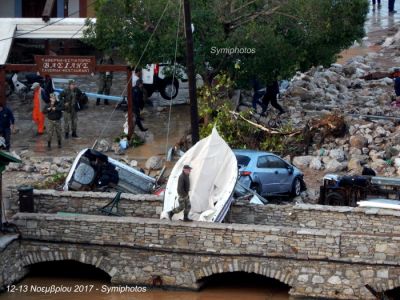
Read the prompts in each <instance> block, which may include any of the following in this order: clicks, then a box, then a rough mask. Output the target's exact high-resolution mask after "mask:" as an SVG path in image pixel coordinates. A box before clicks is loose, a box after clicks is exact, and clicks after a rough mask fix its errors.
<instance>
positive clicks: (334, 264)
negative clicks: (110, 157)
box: [0, 191, 400, 299]
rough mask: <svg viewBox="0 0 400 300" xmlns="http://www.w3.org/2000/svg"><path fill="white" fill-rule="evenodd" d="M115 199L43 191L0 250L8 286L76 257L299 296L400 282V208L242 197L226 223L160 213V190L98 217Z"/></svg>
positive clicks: (194, 283)
mask: <svg viewBox="0 0 400 300" xmlns="http://www.w3.org/2000/svg"><path fill="white" fill-rule="evenodd" d="M112 196H113V195H107V194H99V195H94V194H93V193H72V192H67V193H65V192H64V193H57V192H54V191H44V192H37V191H36V192H35V207H36V212H35V213H17V214H15V215H14V217H13V222H14V223H15V224H16V225H17V226H18V228H19V231H20V239H19V240H16V241H14V242H13V243H11V244H10V245H9V246H8V247H7V248H6V249H5V250H3V253H2V255H1V256H0V266H2V270H1V271H2V272H0V274H1V276H0V285H5V284H9V283H10V282H11V281H14V280H17V279H18V276H19V277H22V276H24V275H25V274H26V272H27V269H28V267H29V266H30V265H33V264H35V263H39V262H45V261H58V260H75V261H78V262H81V263H85V264H90V265H93V266H95V267H97V268H99V269H101V270H103V271H105V272H106V273H107V274H109V275H110V277H111V282H112V283H114V284H133V285H139V284H141V285H152V283H153V280H154V279H155V278H159V279H161V282H162V284H163V285H164V286H170V287H178V288H189V289H198V288H199V287H200V286H201V284H202V280H203V279H205V278H207V277H209V276H211V275H213V274H219V273H228V272H239V271H243V272H248V273H256V274H260V275H263V276H266V277H270V278H274V279H277V280H279V281H281V282H283V283H285V284H287V285H289V286H290V294H291V295H294V296H308V297H328V298H337V299H374V297H372V295H371V294H370V293H369V292H368V291H367V289H366V288H365V285H366V284H369V285H371V286H372V287H374V288H375V289H376V290H378V291H387V290H391V289H393V288H396V287H400V259H399V255H400V234H398V233H399V232H400V231H399V229H400V213H399V212H392V211H387V210H379V209H364V208H335V207H327V206H315V205H295V206H293V205H282V206H279V205H278V206H277V205H268V206H256V205H249V204H245V203H238V204H235V205H234V206H233V207H232V209H231V212H230V215H229V216H228V217H227V220H226V223H224V224H213V223H211V224H210V223H202V222H193V223H184V222H179V221H177V222H170V221H166V220H158V219H157V218H156V215H157V212H159V210H160V208H161V199H159V198H157V197H154V196H141V197H140V196H125V198H124V199H123V201H122V202H121V207H120V211H121V212H122V213H124V215H125V217H107V216H99V215H96V214H98V208H99V207H101V206H102V205H104V204H105V203H106V202H107V201H108V200H109V199H110V198H112ZM138 197H139V198H138ZM139 199H141V200H139ZM13 203H14V205H11V208H10V209H11V211H13V209H15V203H16V202H15V201H14V202H13ZM68 203H69V204H70V205H67V204H68ZM56 211H69V212H75V213H80V214H77V215H66V214H62V215H58V214H55V212H56ZM82 213H85V214H82ZM228 222H229V223H228ZM6 274H13V277H10V276H6ZM15 274H17V275H15Z"/></svg>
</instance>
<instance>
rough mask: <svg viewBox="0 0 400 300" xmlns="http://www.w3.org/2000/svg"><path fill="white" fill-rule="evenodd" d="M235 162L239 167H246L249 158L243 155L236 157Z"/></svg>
mask: <svg viewBox="0 0 400 300" xmlns="http://www.w3.org/2000/svg"><path fill="white" fill-rule="evenodd" d="M236 160H237V163H238V165H239V166H243V167H246V166H247V165H248V164H249V162H250V157H248V156H245V155H236Z"/></svg>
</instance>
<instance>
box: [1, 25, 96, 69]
mask: <svg viewBox="0 0 400 300" xmlns="http://www.w3.org/2000/svg"><path fill="white" fill-rule="evenodd" d="M85 21H86V19H85V18H51V19H50V21H49V22H47V23H46V22H44V21H43V20H42V19H41V18H0V65H3V64H5V63H6V61H7V57H8V53H9V52H10V48H11V44H12V41H13V39H14V38H26V39H81V38H82V37H83V30H84V29H85ZM93 21H96V20H95V19H93Z"/></svg>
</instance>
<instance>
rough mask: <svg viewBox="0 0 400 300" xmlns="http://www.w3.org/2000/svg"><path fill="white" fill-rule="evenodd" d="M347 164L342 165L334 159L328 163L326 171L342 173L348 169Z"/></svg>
mask: <svg viewBox="0 0 400 300" xmlns="http://www.w3.org/2000/svg"><path fill="white" fill-rule="evenodd" d="M346 166H347V164H346V165H344V164H341V163H340V162H338V161H337V160H336V159H332V160H331V161H330V162H328V164H327V165H326V166H325V169H326V170H327V171H329V172H333V173H336V172H340V171H343V170H344V169H345V168H346Z"/></svg>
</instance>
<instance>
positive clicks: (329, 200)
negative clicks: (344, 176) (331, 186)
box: [325, 192, 346, 206]
mask: <svg viewBox="0 0 400 300" xmlns="http://www.w3.org/2000/svg"><path fill="white" fill-rule="evenodd" d="M325 205H331V206H345V205H346V203H345V199H344V197H343V195H342V194H341V193H337V192H331V193H329V194H328V195H326V198H325Z"/></svg>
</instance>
